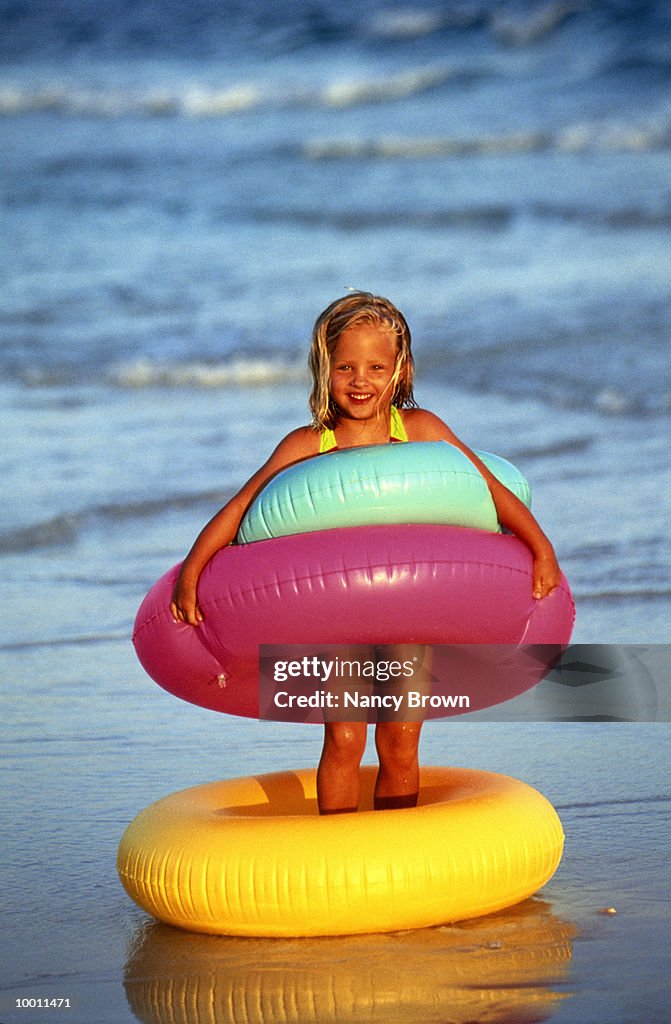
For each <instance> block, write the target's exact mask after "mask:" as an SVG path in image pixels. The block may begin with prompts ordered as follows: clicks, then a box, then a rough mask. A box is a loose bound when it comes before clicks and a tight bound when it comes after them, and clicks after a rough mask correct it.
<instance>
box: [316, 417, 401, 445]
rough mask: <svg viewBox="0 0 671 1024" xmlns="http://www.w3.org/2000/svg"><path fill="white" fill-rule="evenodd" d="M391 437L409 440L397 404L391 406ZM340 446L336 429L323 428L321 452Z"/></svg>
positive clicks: (397, 439)
mask: <svg viewBox="0 0 671 1024" xmlns="http://www.w3.org/2000/svg"><path fill="white" fill-rule="evenodd" d="M389 435H390V439H391V440H392V441H407V440H408V435H407V433H406V430H405V426H404V424H403V420H402V418H401V414H400V412H399V410H398V409H397V408H396V406H395V405H392V407H391V423H390V430H389ZM337 447H338V442H337V441H336V436H335V431H333V430H322V432H321V437H320V440H319V454H320V455H322V454H323V453H324V452H330V451H333V449H334V448H337Z"/></svg>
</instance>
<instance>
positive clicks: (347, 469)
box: [238, 441, 531, 544]
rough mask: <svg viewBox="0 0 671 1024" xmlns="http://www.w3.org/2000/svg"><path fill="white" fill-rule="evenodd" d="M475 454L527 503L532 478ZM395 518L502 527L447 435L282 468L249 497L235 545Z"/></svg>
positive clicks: (474, 475) (483, 485) (505, 463)
mask: <svg viewBox="0 0 671 1024" xmlns="http://www.w3.org/2000/svg"><path fill="white" fill-rule="evenodd" d="M476 454H477V455H478V456H479V457H480V458H481V459H482V461H483V462H484V463H485V465H486V466H487V468H488V469H489V470H491V472H492V473H493V474H494V476H495V477H496V478H497V479H498V480H500V481H501V483H502V484H504V485H505V486H506V487H507V488H508V489H509V490H511V491H512V492H513V494H516V495H517V497H518V498H519V499H520V500H521V501H523V502H524V504H525V505H527V506H528V505H530V503H531V489H530V487H529V484H528V482H527V480H526V479H525V478H524V476H523V475H522V474H521V473H520V471H519V470H518V469H517V468H516V467H515V466H513V465H512V463H510V462H508V461H507V460H506V459H503V458H501V457H500V456H498V455H491V454H490V453H489V452H480V451H478V452H476ZM399 523H436V524H441V525H446V526H470V527H473V528H475V529H481V530H487V531H489V532H491V533H497V532H500V527H499V524H498V521H497V518H496V509H495V507H494V502H493V501H492V498H491V495H490V493H489V488H488V487H487V484H486V482H485V480H484V478H483V477H482V476H481V474H480V473H479V472H478V470H477V469H476V467H475V466H474V465H473V463H472V462H471V461H470V459H468V458H467V457H466V456H465V455H464V454H463V452H461V451H459V449H458V448H455V447H454V445H451V444H449V443H448V442H447V441H411V442H408V443H404V444H389V445H371V446H365V447H362V448H347V449H344V450H343V451H335V452H330V453H328V454H327V455H326V456H322V457H319V458H316V459H306V460H305V461H304V462H299V463H296V464H295V465H293V466H289V467H287V469H284V470H282V472H280V473H278V474H277V476H275V477H274V478H273V479H272V480H271V481H270V482H269V483H268V484H267V485H266V486H265V487H264V489H263V490H262V491H261V492H260V493H259V494H258V495H257V497H256V498H255V500H254V501H253V502H252V504H251V506H250V508H249V509H248V511H247V514H246V515H245V517H244V519H243V521H242V523H241V526H240V530H239V532H238V543H241V544H250V543H252V542H253V541H259V540H270V539H271V538H273V537H286V536H289V535H292V534H297V533H311V532H313V531H315V530H329V529H341V528H343V527H348V526H373V525H392V524H399Z"/></svg>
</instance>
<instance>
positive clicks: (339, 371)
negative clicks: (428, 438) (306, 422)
mask: <svg viewBox="0 0 671 1024" xmlns="http://www.w3.org/2000/svg"><path fill="white" fill-rule="evenodd" d="M397 352H398V338H397V337H396V335H395V334H393V333H392V332H391V331H388V330H385V329H384V328H383V327H380V326H378V325H377V324H366V323H362V324H355V325H354V326H353V327H350V328H348V330H346V331H343V333H342V334H341V335H340V337H339V338H338V341H337V342H336V346H335V348H334V350H333V353H332V355H331V377H330V389H331V397H332V398H333V401H334V402H335V403H336V405H337V406H338V409H339V410H340V414H341V415H343V416H347V417H349V418H351V419H357V420H366V419H370V418H372V417H373V416H377V415H378V414H379V413H380V412H383V411H386V409H387V408H388V407H389V405H390V404H391V398H392V377H393V375H394V369H395V366H396V355H397Z"/></svg>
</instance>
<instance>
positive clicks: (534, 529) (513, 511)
mask: <svg viewBox="0 0 671 1024" xmlns="http://www.w3.org/2000/svg"><path fill="white" fill-rule="evenodd" d="M403 418H404V422H405V424H406V429H407V431H408V437H409V439H410V440H411V441H449V443H450V444H453V445H454V447H455V448H458V449H459V451H461V452H463V453H464V455H465V456H466V457H467V458H468V459H470V461H471V462H472V463H473V465H474V466H475V467H476V469H478V470H479V472H480V473H481V474H482V476H483V477H484V478H485V480H486V482H487V486H488V487H489V490H490V493H491V496H492V500H493V502H494V507H495V508H496V515H497V517H498V520H499V522H500V523H501V525H502V526H505V528H506V529H507V530H510V531H511V532H512V533H514V534H515V536H517V537H519V539H520V540H521V541H523V542H524V543H525V544H526V545H527V547H528V548H529V549H530V551H531V553H532V555H533V559H534V565H533V596H534V597H535V598H537V599H538V600H540V599H541V598H543V597H546V596H547V595H548V594H549V593H550V592H551V591H553V590H554V589H555V587H557V586H558V585H559V582H560V580H561V571H560V569H559V563H558V562H557V558H556V556H555V553H554V549H553V547H552V544H551V543H550V541H549V540H548V538H547V537H546V536H545V534H544V533H543V531H542V530H541V528H540V526H539V525H538V523H537V522H536V519H535V518H534V516H533V515H532V513H531V512H530V511H529V509H528V508H527V507H526V505H525V504H524V503H523V502H521V501H520V499H519V498H518V497H517V496H516V495H515V494H513V493H512V491H509V490H508V488H507V487H505V486H504V485H503V484H502V483H501V482H500V481H499V480H497V478H496V477H495V476H494V474H493V473H492V472H491V470H489V469H488V468H487V466H485V464H484V462H483V461H482V460H481V459H479V458H478V456H477V455H476V454H475V453H474V452H472V451H471V450H470V448H468V446H467V445H465V444H464V443H463V441H460V440H459V438H458V437H457V436H456V434H455V433H454V432H453V431H452V430H451V429H450V428H449V427H448V426H447V424H446V423H444V422H443V421H442V420H441V419H439V417H438V416H435V415H434V414H433V413H431V412H428V410H426V409H409V410H404V412H403Z"/></svg>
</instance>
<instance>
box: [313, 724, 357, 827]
mask: <svg viewBox="0 0 671 1024" xmlns="http://www.w3.org/2000/svg"><path fill="white" fill-rule="evenodd" d="M366 728H367V726H366V723H365V722H327V723H326V724H325V726H324V747H323V749H322V756H321V759H320V761H319V767H318V769H317V803H318V805H319V813H320V814H344V813H346V812H348V811H356V810H357V808H358V806H359V793H360V782H359V765H360V764H361V758H362V757H363V752H364V749H365V747H366Z"/></svg>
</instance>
